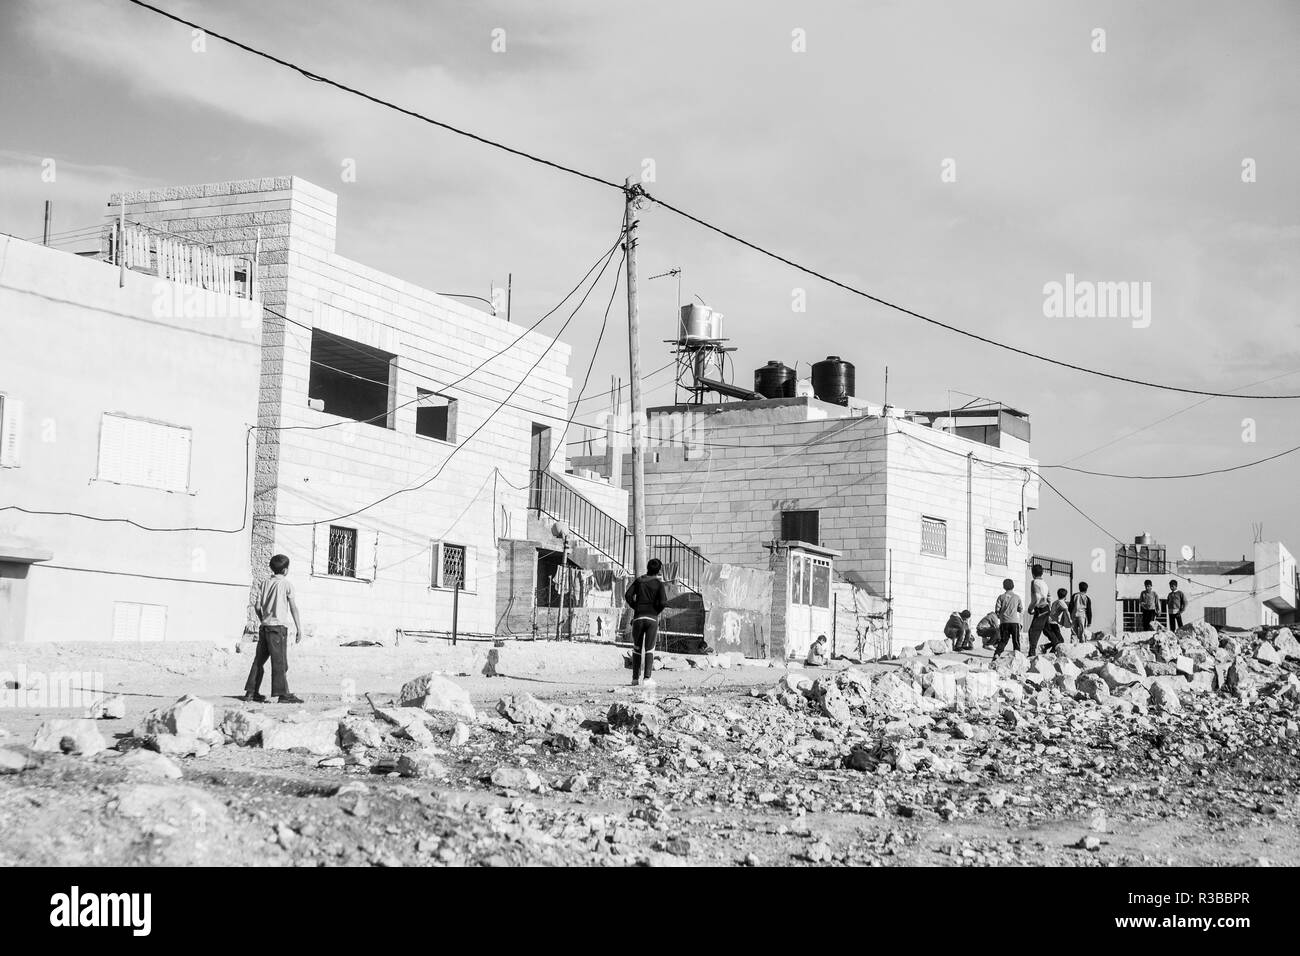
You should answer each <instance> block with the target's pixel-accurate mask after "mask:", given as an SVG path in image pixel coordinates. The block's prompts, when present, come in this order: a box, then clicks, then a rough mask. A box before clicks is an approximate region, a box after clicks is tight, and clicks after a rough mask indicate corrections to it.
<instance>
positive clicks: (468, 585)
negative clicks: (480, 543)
mask: <svg viewBox="0 0 1300 956" xmlns="http://www.w3.org/2000/svg"><path fill="white" fill-rule="evenodd" d="M464 577H465V580H464V581H463V582H461V587H462V588H463V589H464V590H466V591H477V590H478V557H477V555H476V553H475V549H474V548H472V547H470V546H469V545H465V571H464Z"/></svg>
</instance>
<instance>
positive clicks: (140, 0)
mask: <svg viewBox="0 0 1300 956" xmlns="http://www.w3.org/2000/svg"><path fill="white" fill-rule="evenodd" d="M128 2H129V3H133V4H135V5H136V6H138V7H141V8H143V9H146V10H150V11H152V12H154V13H156V14H158V15H160V16H163V17H166V18H167V19H169V20H172V21H175V22H176V23H180V24H184V25H185V26H187V27H190V28H191V29H195V30H201V31H203V32H204V33H206V34H207V35H209V36H214V37H216V38H217V39H218V40H224V41H225V42H226V43H229V44H231V45H232V46H236V47H238V48H239V49H241V50H243V51H245V52H246V53H251V54H253V55H254V56H258V57H261V58H262V59H265V60H269V61H271V62H272V63H276V64H278V65H280V66H283V67H287V68H288V69H291V70H293V71H294V72H296V73H299V74H301V75H302V76H304V77H306V78H307V79H309V80H314V81H316V82H318V83H324V84H326V85H328V86H332V87H334V88H336V89H338V90H342V91H343V92H345V93H351V94H352V95H353V96H358V97H361V98H362V99H365V100H368V101H369V102H371V103H375V104H377V105H379V106H384V107H387V108H388V109H391V110H395V111H396V112H399V113H402V114H403V115H405V116H410V117H412V118H414V119H418V120H420V121H422V122H425V123H428V124H430V125H432V126H437V127H439V128H441V129H445V130H447V131H448V132H452V133H455V134H457V135H458V136H464V137H466V138H468V139H472V140H474V141H476V142H479V143H483V144H484V145H486V146H491V147H493V148H495V149H499V150H502V151H504V152H507V153H510V154H512V155H515V156H519V157H521V158H523V159H527V160H529V161H530V162H534V163H538V164H540V165H543V166H549V167H551V168H552V169H558V170H560V171H561V172H566V173H569V174H570V175H573V176H578V177H580V178H582V179H586V180H589V181H590V182H594V183H599V184H600V185H602V186H608V187H609V188H611V189H617V190H619V191H620V192H622V193H624V194H625V195H626V194H628V193H632V194H634V195H637V196H642V197H644V198H645V199H647V200H648V201H650V202H653V203H655V204H656V205H658V206H662V207H663V208H664V209H667V210H668V211H669V212H672V213H675V214H676V215H678V216H681V217H682V218H683V219H687V220H689V221H690V222H693V223H695V224H696V225H698V226H701V227H703V228H705V229H708V230H709V231H711V232H714V233H717V234H718V235H720V236H723V237H724V238H727V239H730V240H732V241H733V242H736V243H739V244H740V245H743V246H745V247H746V248H748V249H751V250H752V251H754V252H757V253H759V254H760V255H764V256H767V257H768V258H770V259H773V260H775V261H777V262H781V263H784V264H785V265H787V266H790V267H791V268H792V269H795V270H797V271H799V272H802V273H804V274H806V275H809V276H812V277H814V278H817V279H821V280H822V281H823V282H826V283H829V284H830V285H833V286H836V287H837V288H840V289H843V290H844V291H846V292H849V293H852V294H853V295H857V296H860V297H862V298H864V299H867V300H869V301H871V302H875V303H876V304H878V305H882V306H884V307H885V308H888V309H892V310H894V311H896V312H899V313H901V314H903V315H907V316H910V317H912V318H915V319H920V320H921V321H922V322H926V323H929V324H930V325H933V326H936V327H938V328H942V329H945V330H947V331H949V332H953V333H956V334H957V335H962V336H965V337H967V338H970V339H974V340H975V341H978V342H982V343H984V344H985V345H991V346H993V347H994V348H1000V349H1004V350H1006V351H1009V352H1013V353H1015V354H1017V355H1022V356H1024V357H1025V358H1030V359H1034V360H1036V361H1040V362H1046V363H1048V364H1050V365H1055V366H1057V367H1059V368H1067V369H1070V370H1072V371H1076V372H1081V373H1083V374H1085V375H1096V376H1099V377H1101V378H1106V379H1110V380H1111V381H1116V382H1124V383H1126V384H1130V385H1140V386H1145V387H1147V388H1154V389H1158V390H1161V391H1168V392H1180V393H1183V394H1186V395H1204V396H1209V397H1211V398H1243V399H1270V400H1281V399H1300V394H1286V395H1241V394H1238V393H1236V392H1215V391H1211V390H1208V389H1196V388H1186V387H1182V386H1177V385H1166V384H1163V383H1159V382H1150V381H1146V380H1143V379H1137V378H1130V377H1128V376H1125V375H1118V374H1115V373H1113V372H1103V371H1101V370H1099V369H1092V368H1087V367H1085V366H1082V365H1075V364H1073V363H1071V362H1066V361H1063V360H1061V359H1054V358H1051V357H1049V356H1046V355H1039V354H1038V353H1036V352H1030V351H1027V350H1025V349H1021V348H1017V347H1016V346H1014V345H1009V344H1007V343H1005V342H999V341H997V340H996V339H992V338H989V337H987V336H984V335H980V334H979V333H977V332H971V331H970V330H968V329H963V328H961V327H959V326H955V325H951V324H949V323H946V322H943V321H940V320H939V319H935V318H932V317H930V316H928V315H925V314H923V313H921V312H917V311H914V310H912V309H909V308H907V307H905V306H902V305H898V304H897V303H894V302H890V301H889V300H887V299H884V298H882V297H880V296H877V295H873V294H871V293H869V292H866V291H864V290H862V289H858V288H856V287H855V286H851V285H849V284H848V283H846V282H841V281H840V280H838V279H834V278H832V277H831V276H829V275H827V274H825V273H823V272H820V271H818V270H816V269H813V268H811V267H809V266H805V265H802V264H800V263H798V262H796V261H795V260H793V259H790V258H788V257H786V256H783V255H781V254H779V253H776V252H772V251H771V250H769V249H766V248H764V247H763V246H760V245H758V244H757V243H754V242H751V241H749V240H748V239H744V238H742V237H741V236H739V235H737V234H735V233H733V232H730V231H728V230H726V229H723V228H722V227H720V226H716V225H714V224H713V223H711V222H708V221H707V220H705V219H702V218H700V217H698V216H695V215H693V214H691V213H689V212H686V211H685V210H684V209H680V208H678V207H677V206H674V205H672V204H671V203H669V202H667V201H666V200H663V199H658V198H656V197H655V196H652V195H650V194H649V193H648V192H646V191H645V189H644V188H643V187H642V186H640V185H639V184H637V185H632V186H630V187H626V186H623V185H620V184H619V183H615V182H612V181H611V180H608V179H604V178H602V177H600V176H596V175H594V174H592V173H587V172H583V171H582V170H579V169H575V168H573V167H571V166H566V165H564V164H562V163H557V162H554V161H552V160H549V159H543V158H542V157H540V156H536V155H534V154H532V153H528V152H525V151H523V150H520V149H516V148H514V147H512V146H507V145H505V144H504V143H501V142H498V141H496V140H492V139H488V138H487V137H484V136H480V135H478V134H476V133H471V132H469V131H467V130H463V129H460V128H459V127H456V126H452V125H451V124H449V123H444V122H442V121H440V120H435V119H433V118H431V117H429V116H426V115H424V114H423V113H419V112H416V111H415V110H411V109H407V108H406V107H404V106H398V105H397V104H396V103H392V102H390V101H388V100H385V99H382V98H380V97H377V96H373V95H371V94H369V93H365V92H363V91H361V90H359V89H356V88H355V87H352V86H348V85H346V84H344V83H341V82H339V81H337V80H332V79H330V78H329V77H325V76H321V75H320V74H318V73H313V72H311V71H310V70H307V69H305V68H304V67H301V66H298V65H297V64H295V63H291V62H289V61H288V60H283V59H281V58H279V57H277V56H274V55H272V54H270V53H266V52H264V51H262V50H258V49H256V48H254V47H251V46H249V45H247V44H245V43H241V42H239V41H238V40H234V39H232V38H230V37H228V36H225V35H224V34H221V33H217V32H216V31H214V30H209V29H207V28H206V27H203V26H200V25H199V24H197V23H194V22H192V21H190V20H186V19H184V18H182V17H178V16H176V15H175V14H172V13H168V12H167V11H166V10H162V9H160V8H158V7H155V6H153V5H152V4H149V3H145V2H144V0H128Z"/></svg>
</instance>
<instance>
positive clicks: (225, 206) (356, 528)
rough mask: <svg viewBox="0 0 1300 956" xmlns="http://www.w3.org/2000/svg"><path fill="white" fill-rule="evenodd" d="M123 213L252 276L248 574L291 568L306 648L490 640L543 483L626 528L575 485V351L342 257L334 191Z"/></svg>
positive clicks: (606, 497)
mask: <svg viewBox="0 0 1300 956" xmlns="http://www.w3.org/2000/svg"><path fill="white" fill-rule="evenodd" d="M123 205H124V209H123ZM123 211H124V214H125V218H126V220H127V221H128V222H131V223H140V224H142V226H143V227H146V228H148V229H150V230H153V231H156V232H157V233H159V234H164V235H167V236H176V237H183V238H184V239H186V240H187V241H191V242H199V243H205V244H210V245H212V246H213V247H214V248H215V249H216V250H217V251H218V252H220V253H222V254H225V255H228V256H232V257H240V258H246V259H255V260H256V276H255V279H256V284H257V287H258V290H259V295H260V298H261V300H262V302H263V304H264V306H265V311H264V314H263V317H262V322H261V329H260V332H261V338H262V350H261V361H260V381H259V382H258V384H257V387H256V388H255V389H254V394H255V397H256V401H257V409H256V411H257V423H258V425H259V437H258V443H257V469H256V478H255V483H254V484H255V487H254V505H253V519H252V528H253V536H252V545H251V549H250V555H251V557H250V558H249V559H248V560H247V562H246V563H247V565H248V568H247V571H246V573H251V575H252V577H253V579H254V580H258V579H260V578H261V577H263V576H265V575H266V574H267V573H269V572H268V571H267V562H268V560H269V559H270V557H271V555H272V554H275V553H281V552H282V553H284V554H287V555H288V556H289V557H290V559H291V561H292V566H291V569H290V574H291V576H292V577H293V579H294V580H295V581H296V582H297V588H298V595H299V602H300V604H301V606H302V610H303V618H304V620H303V624H304V627H305V629H306V630H307V631H309V632H310V633H313V634H316V635H319V636H320V637H322V638H324V639H330V640H333V639H346V638H360V639H374V640H380V641H385V642H388V641H391V640H393V639H394V637H395V636H396V634H397V632H399V631H403V632H405V631H432V632H440V633H443V632H447V631H449V630H451V628H452V624H453V622H452V617H453V608H455V610H456V615H457V621H456V626H457V628H458V630H459V632H460V633H462V634H479V635H491V634H493V633H495V629H496V617H497V613H498V604H497V600H496V598H497V577H498V541H499V540H500V539H510V538H512V537H524V536H526V524H527V505H528V488H529V487H530V486H531V485H532V484H533V483H534V482H533V478H532V476H533V475H535V474H537V473H539V472H544V473H548V474H553V475H555V476H557V477H556V480H557V481H561V482H566V481H576V482H578V483H579V484H582V485H584V487H585V486H593V487H585V490H586V491H587V492H588V496H589V498H590V499H592V500H595V501H598V502H600V503H601V506H602V507H606V508H608V509H610V510H611V511H613V512H615V513H617V514H618V515H620V516H623V515H626V511H627V505H626V495H625V494H624V493H623V492H622V491H621V490H620V489H614V488H611V487H610V486H609V485H608V483H601V482H592V481H585V482H583V481H579V480H578V479H576V478H574V476H572V475H568V474H566V472H567V462H566V459H565V455H564V448H563V442H562V441H561V440H560V437H559V436H560V432H561V430H562V428H563V425H564V421H565V418H566V412H567V407H566V402H567V399H568V394H569V388H570V385H571V382H570V379H569V376H568V360H569V353H570V349H569V346H568V345H566V344H564V343H562V342H559V341H557V340H555V339H553V338H551V337H548V336H546V335H543V334H541V333H537V332H530V333H526V334H525V333H524V330H523V329H522V328H520V327H519V326H516V325H512V324H511V323H509V322H508V321H506V319H505V318H504V317H499V316H495V315H492V314H490V313H488V312H484V311H481V310H479V309H478V308H475V307H471V306H469V305H466V304H463V303H461V302H458V301H456V300H454V299H451V298H447V297H445V296H441V295H438V294H436V293H434V292H430V291H428V290H426V289H423V288H420V287H418V286H416V285H413V284H411V283H409V282H405V281H403V280H401V279H398V278H395V277H393V276H391V275H388V274H386V273H384V272H381V271H379V270H377V269H374V268H371V267H369V266H366V265H362V264H361V263H358V262H354V261H352V260H350V259H347V258H346V257H344V256H341V255H339V254H338V253H337V252H336V251H335V238H336V235H337V228H338V222H337V197H336V196H335V195H334V194H333V193H331V192H329V191H328V190H325V189H322V188H320V187H318V186H315V185H312V184H311V183H308V182H306V181H304V180H302V179H299V178H297V177H281V178H274V179H258V180H244V181H238V182H226V183H214V184H207V185H197V186H178V187H168V188H164V189H154V190H146V191H142V192H135V193H127V194H125V195H124V196H113V197H112V198H111V199H110V209H109V217H110V219H112V218H116V217H117V216H119V214H120V212H123ZM502 350H505V351H504V352H503V354H501V355H500V356H498V357H495V358H493V355H494V353H497V352H499V351H502ZM483 363H486V364H483ZM481 364H483V367H482V368H481V369H479V368H478V366H479V365H481ZM249 367H257V365H256V363H253V362H250V366H249ZM516 386H518V388H517V390H515V389H516ZM512 390H515V391H514V392H513V394H512ZM552 436H554V438H552ZM471 438H472V440H471ZM594 486H599V487H594ZM458 588H459V590H458Z"/></svg>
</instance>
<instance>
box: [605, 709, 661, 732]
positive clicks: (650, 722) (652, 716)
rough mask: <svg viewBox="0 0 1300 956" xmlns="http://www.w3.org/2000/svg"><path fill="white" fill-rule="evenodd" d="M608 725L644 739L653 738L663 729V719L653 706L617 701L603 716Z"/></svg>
mask: <svg viewBox="0 0 1300 956" xmlns="http://www.w3.org/2000/svg"><path fill="white" fill-rule="evenodd" d="M605 719H606V720H607V721H609V725H610V726H611V727H614V728H616V729H617V728H625V729H627V730H631V731H632V732H633V733H635V734H640V735H641V736H644V737H655V736H657V735H658V734H659V732H660V730H661V729H662V727H663V718H662V717H661V715H660V711H659V708H658V707H655V706H654V705H653V704H629V703H624V702H622V701H617V702H615V703H614V704H611V705H610V708H609V712H608V713H607V714H606V715H605Z"/></svg>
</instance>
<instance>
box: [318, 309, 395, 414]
mask: <svg viewBox="0 0 1300 956" xmlns="http://www.w3.org/2000/svg"><path fill="white" fill-rule="evenodd" d="M396 375H397V356H396V355H393V354H392V353H391V352H385V351H384V350H383V349H377V348H375V347H373V346H370V345H364V344H362V343H361V342H354V341H352V340H351V339H345V338H343V336H341V335H333V334H331V333H329V332H322V331H321V330H320V329H312V331H311V374H310V377H309V379H308V382H307V398H308V399H309V400H310V401H311V402H312V404H313V406H314V407H316V408H318V409H320V410H321V411H324V412H326V413H327V414H330V415H338V416H339V417H340V418H350V419H352V420H353V421H357V422H368V423H369V424H371V425H377V426H379V427H380V428H392V427H393V407H394V401H393V399H394V395H395V394H396V391H397V390H396V387H395V384H396V383H395V378H396ZM318 403H319V404H318Z"/></svg>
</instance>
